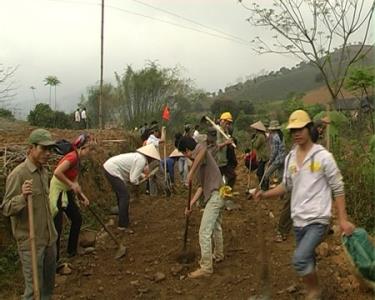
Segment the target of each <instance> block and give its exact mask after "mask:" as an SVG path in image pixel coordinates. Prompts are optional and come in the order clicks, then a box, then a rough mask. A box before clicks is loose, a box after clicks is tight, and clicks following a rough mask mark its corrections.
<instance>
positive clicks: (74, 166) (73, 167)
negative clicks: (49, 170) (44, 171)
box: [57, 151, 79, 181]
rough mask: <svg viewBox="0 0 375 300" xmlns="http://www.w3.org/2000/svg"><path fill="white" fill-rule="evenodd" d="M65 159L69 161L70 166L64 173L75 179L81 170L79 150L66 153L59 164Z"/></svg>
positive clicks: (72, 179) (70, 178)
mask: <svg viewBox="0 0 375 300" xmlns="http://www.w3.org/2000/svg"><path fill="white" fill-rule="evenodd" d="M63 161H68V162H69V163H70V168H69V169H68V170H66V171H65V172H64V175H65V176H66V177H68V178H69V180H71V181H75V179H76V178H77V176H78V172H79V169H78V167H79V163H78V162H79V160H78V154H77V151H71V152H69V153H68V154H66V155H65V156H64V157H63V158H62V159H61V160H60V161H59V163H58V164H57V166H59V165H60V164H62V162H63Z"/></svg>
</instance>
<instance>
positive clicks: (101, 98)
mask: <svg viewBox="0 0 375 300" xmlns="http://www.w3.org/2000/svg"><path fill="white" fill-rule="evenodd" d="M103 45H104V0H102V24H101V35H100V92H99V129H103V111H102V100H103V54H104V46H103Z"/></svg>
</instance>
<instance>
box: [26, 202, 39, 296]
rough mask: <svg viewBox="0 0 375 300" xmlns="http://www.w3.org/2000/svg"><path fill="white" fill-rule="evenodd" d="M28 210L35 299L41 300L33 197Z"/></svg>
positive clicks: (28, 204)
mask: <svg viewBox="0 0 375 300" xmlns="http://www.w3.org/2000/svg"><path fill="white" fill-rule="evenodd" d="M27 209H28V214H29V240H30V250H31V268H32V272H33V290H34V299H36V300H40V291H39V276H38V262H37V256H36V245H35V229H34V213H33V198H32V196H31V195H29V196H27Z"/></svg>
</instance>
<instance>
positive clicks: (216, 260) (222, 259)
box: [212, 254, 224, 264]
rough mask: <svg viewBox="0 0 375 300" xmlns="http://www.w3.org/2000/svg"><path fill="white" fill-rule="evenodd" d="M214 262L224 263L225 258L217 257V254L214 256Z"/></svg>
mask: <svg viewBox="0 0 375 300" xmlns="http://www.w3.org/2000/svg"><path fill="white" fill-rule="evenodd" d="M212 260H213V261H214V262H215V263H217V264H218V263H221V262H222V261H224V256H222V257H217V256H216V255H215V254H213V255H212Z"/></svg>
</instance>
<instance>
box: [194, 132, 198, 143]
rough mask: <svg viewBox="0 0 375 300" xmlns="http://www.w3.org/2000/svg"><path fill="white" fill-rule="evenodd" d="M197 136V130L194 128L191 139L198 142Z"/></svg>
mask: <svg viewBox="0 0 375 300" xmlns="http://www.w3.org/2000/svg"><path fill="white" fill-rule="evenodd" d="M198 136H199V131H198V130H194V133H193V139H194V140H195V141H196V142H198Z"/></svg>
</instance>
